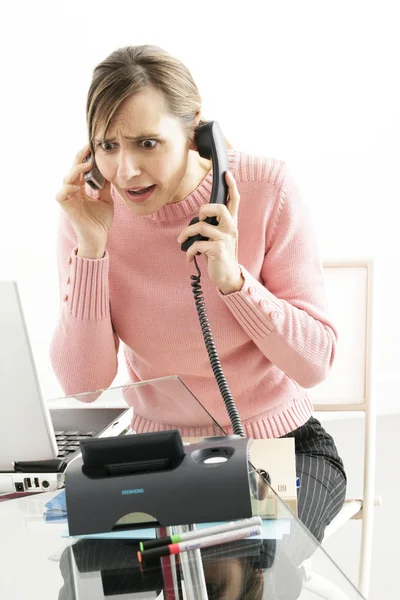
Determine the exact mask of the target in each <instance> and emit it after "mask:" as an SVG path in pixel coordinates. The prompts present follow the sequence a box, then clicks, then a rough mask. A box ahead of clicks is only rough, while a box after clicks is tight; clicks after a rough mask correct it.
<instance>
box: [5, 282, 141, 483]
mask: <svg viewBox="0 0 400 600" xmlns="http://www.w3.org/2000/svg"><path fill="white" fill-rule="evenodd" d="M88 391H90V390H88ZM92 410H93V409H92ZM126 412H127V413H128V412H129V411H126ZM124 416H125V418H124V419H120V417H118V419H115V420H114V421H113V422H112V423H110V424H109V425H108V427H106V428H105V429H103V430H102V431H101V432H96V431H84V432H81V431H79V432H77V431H60V432H55V431H54V428H53V423H52V420H51V416H50V411H49V409H48V407H47V405H46V403H45V401H44V399H43V397H42V393H41V389H40V385H39V380H38V376H37V372H36V368H35V363H34V359H33V354H32V349H31V345H30V342H29V336H28V331H27V328H26V324H25V318H24V314H23V310H22V305H21V300H20V296H19V293H18V287H17V283H16V282H15V281H0V494H1V493H21V492H33V491H37V492H41V491H52V490H56V489H58V488H59V487H62V486H63V484H64V472H65V470H66V468H67V466H68V464H69V463H70V462H71V460H73V459H74V458H75V457H76V456H78V455H79V454H80V448H79V440H80V439H86V438H88V437H106V436H111V435H112V436H114V435H119V434H120V433H121V431H122V430H123V429H124V428H126V423H127V421H128V420H129V419H127V417H128V415H124ZM117 421H120V423H119V422H117ZM56 434H57V436H56ZM61 434H64V435H61ZM72 434H73V435H72ZM57 438H58V440H57ZM61 438H62V439H61ZM57 441H58V444H59V445H58V444H57ZM66 448H68V450H67V449H66ZM74 448H75V450H74Z"/></svg>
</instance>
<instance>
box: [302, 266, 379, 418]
mask: <svg viewBox="0 0 400 600" xmlns="http://www.w3.org/2000/svg"><path fill="white" fill-rule="evenodd" d="M324 275H325V289H326V299H327V313H328V314H329V317H330V318H331V319H332V322H333V323H334V324H335V326H336V328H337V330H338V334H339V339H338V344H337V349H336V357H335V361H334V364H333V366H332V369H331V372H330V373H329V376H328V378H327V379H326V380H325V381H324V382H322V383H321V384H319V385H317V386H315V387H314V388H312V389H310V390H308V393H309V396H310V399H311V400H312V402H313V404H314V408H315V411H316V412H319V411H364V412H367V411H368V410H369V408H370V406H371V402H372V393H371V362H372V293H373V260H358V261H333V260H332V261H325V262H324Z"/></svg>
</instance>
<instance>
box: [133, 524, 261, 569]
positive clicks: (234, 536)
mask: <svg viewBox="0 0 400 600" xmlns="http://www.w3.org/2000/svg"><path fill="white" fill-rule="evenodd" d="M260 533H261V527H260V525H253V526H252V527H243V528H242V529H235V530H233V531H225V532H224V533H217V534H216V535H208V536H206V537H202V538H198V539H194V540H188V541H186V542H181V543H180V544H168V546H161V547H160V548H152V549H151V550H144V551H143V552H140V551H139V552H138V553H137V556H138V559H139V562H142V561H146V560H152V559H157V558H161V557H162V556H169V555H170V554H180V553H181V552H189V550H197V548H207V547H209V546H218V545H219V544H227V543H229V542H234V541H236V540H243V539H244V538H248V537H253V536H255V535H260Z"/></svg>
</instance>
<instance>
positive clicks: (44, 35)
mask: <svg viewBox="0 0 400 600" xmlns="http://www.w3.org/2000/svg"><path fill="white" fill-rule="evenodd" d="M396 4H397V3H396V2H383V1H379V2H378V1H376V2H372V3H371V2H369V3H367V2H355V1H353V2H351V1H350V2H349V1H345V2H343V1H339V2H335V3H327V2H321V1H320V0H315V1H306V0H302V1H301V2H298V1H293V2H286V1H282V0H280V1H279V2H276V1H273V2H272V1H265V0H264V1H259V2H255V1H251V0H247V1H246V2H242V3H237V2H225V1H221V0H219V1H218V2H216V1H215V0H213V1H212V2H210V1H208V0H207V1H203V2H201V3H194V2H193V3H192V2H187V1H186V2H181V1H178V0H169V1H168V2H161V1H158V2H156V1H155V0H152V1H151V2H148V3H145V2H140V3H139V2H132V1H127V2H121V1H118V0H114V1H113V2H110V1H109V0H107V1H106V0H96V1H91V0H87V1H86V2H85V3H82V2H81V1H78V2H76V1H71V0H68V1H65V2H54V1H53V2H50V1H49V2H43V1H40V0H36V2H34V3H31V2H29V1H28V0H27V1H25V2H21V1H20V2H17V3H11V2H10V4H9V6H8V7H7V8H6V9H4V8H3V15H2V16H3V19H2V20H3V22H5V28H4V33H3V35H2V38H1V40H0V44H1V47H0V51H1V56H2V69H1V80H2V88H3V91H2V94H1V96H0V102H1V128H2V141H3V144H2V149H1V150H2V161H1V167H2V168H1V201H0V206H1V218H0V224H1V225H0V227H1V229H0V232H1V233H0V279H6V278H15V279H17V280H18V282H19V285H20V291H21V294H22V299H23V303H24V307H25V311H26V317H27V322H28V328H29V331H30V335H31V339H32V345H33V350H34V354H35V357H36V360H37V366H38V371H39V377H40V381H41V384H42V387H43V391H44V395H45V397H47V398H51V397H55V396H58V395H59V394H60V393H61V389H60V387H59V385H58V383H57V381H56V379H55V377H54V375H53V373H52V371H51V367H50V364H49V359H48V346H49V342H50V338H51V335H52V330H53V328H54V325H55V322H56V319H57V315H58V288H57V276H56V258H55V246H56V224H57V216H58V206H57V205H56V202H55V194H56V193H57V191H58V189H59V187H60V186H61V184H62V179H63V176H64V174H65V173H66V172H67V171H68V169H69V167H70V164H71V162H72V160H73V158H74V156H75V153H76V151H77V150H78V149H79V148H80V147H81V146H83V145H84V143H85V142H86V130H85V100H86V93H87V88H88V86H89V83H90V79H91V73H92V69H93V68H94V66H95V65H96V64H97V63H98V62H100V61H101V60H102V59H103V58H105V57H106V56H107V55H108V54H109V53H110V52H111V51H113V50H114V49H116V48H117V47H120V46H124V45H135V44H142V43H154V44H158V45H160V46H162V47H164V48H165V49H167V50H169V51H170V52H171V53H173V54H175V55H177V56H178V57H180V58H181V59H182V60H183V61H184V62H185V63H186V64H187V66H188V67H189V68H190V69H191V70H192V73H193V75H194V77H195V79H196V81H197V83H198V86H199V88H200V91H201V93H202V95H203V99H204V110H205V116H206V117H208V118H213V119H217V120H219V121H220V123H221V126H222V128H223V130H224V132H225V134H226V136H227V137H228V139H229V140H230V141H231V142H232V143H233V144H234V146H235V147H236V148H238V149H241V150H245V151H250V152H253V153H260V154H264V155H271V156H274V157H277V158H281V159H285V160H286V161H287V162H288V163H289V165H290V167H291V168H292V171H293V173H294V176H295V178H296V180H297V182H298V185H299V187H300V189H301V191H302V194H303V197H304V198H305V200H306V201H307V202H308V203H309V205H310V207H311V208H312V211H313V217H314V222H315V226H316V230H317V235H318V238H319V243H320V248H321V253H322V256H323V257H324V258H331V257H339V258H353V257H359V256H370V257H374V258H376V260H377V267H378V269H377V279H378V285H377V297H376V309H377V310H376V318H377V323H376V324H377V337H376V344H377V348H376V349H377V364H376V366H377V389H378V395H379V397H378V404H379V411H380V412H395V411H400V402H398V399H399V393H398V387H399V383H400V376H399V375H398V372H399V369H398V359H399V357H400V325H399V322H400V319H399V317H398V292H399V285H398V271H399V269H398V265H399V259H400V243H399V234H398V230H399V226H398V215H397V213H398V210H397V208H398V207H397V204H398V201H399V187H398V164H399V142H398V140H399V137H400V136H399V133H400V118H399V106H400V102H399V100H400V93H399V85H398V80H399V78H398V58H397V57H398V56H399V55H400V41H399V35H398V30H397V19H396V14H397V12H396ZM3 6H4V5H3ZM396 292H397V293H396Z"/></svg>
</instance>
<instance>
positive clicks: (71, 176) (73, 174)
mask: <svg viewBox="0 0 400 600" xmlns="http://www.w3.org/2000/svg"><path fill="white" fill-rule="evenodd" d="M92 167H93V163H92V162H86V163H79V164H77V165H74V166H73V167H72V169H70V170H69V171H68V173H67V174H66V176H65V177H64V181H63V183H64V184H65V185H68V184H71V183H72V184H73V185H77V184H78V183H79V177H80V175H81V174H82V173H86V172H88V171H90V169H91V168H92Z"/></svg>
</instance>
